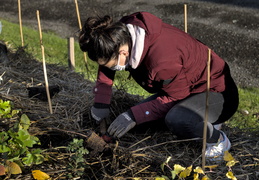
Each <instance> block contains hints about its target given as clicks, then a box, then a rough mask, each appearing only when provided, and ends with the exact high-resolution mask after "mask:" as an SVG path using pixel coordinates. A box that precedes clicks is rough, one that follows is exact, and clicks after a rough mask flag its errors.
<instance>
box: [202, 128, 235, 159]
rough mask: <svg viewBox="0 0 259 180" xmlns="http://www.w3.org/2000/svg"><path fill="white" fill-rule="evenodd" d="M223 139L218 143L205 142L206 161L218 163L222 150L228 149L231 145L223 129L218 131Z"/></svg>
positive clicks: (222, 155)
mask: <svg viewBox="0 0 259 180" xmlns="http://www.w3.org/2000/svg"><path fill="white" fill-rule="evenodd" d="M220 133H221V135H222V137H223V140H222V141H220V142H218V143H207V149H206V152H205V156H206V158H207V160H208V161H213V162H217V163H219V162H220V161H222V160H223V157H224V152H225V151H228V150H229V149H230V147H231V143H230V141H229V139H228V137H227V136H226V134H225V133H224V132H223V131H220Z"/></svg>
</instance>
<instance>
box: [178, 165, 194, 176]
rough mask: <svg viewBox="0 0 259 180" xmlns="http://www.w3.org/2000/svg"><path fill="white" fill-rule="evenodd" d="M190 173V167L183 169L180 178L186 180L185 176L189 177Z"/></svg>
mask: <svg viewBox="0 0 259 180" xmlns="http://www.w3.org/2000/svg"><path fill="white" fill-rule="evenodd" d="M191 172H192V166H189V167H188V168H186V169H184V170H183V171H182V172H181V173H180V175H179V176H180V177H181V178H186V177H187V176H190V174H191Z"/></svg>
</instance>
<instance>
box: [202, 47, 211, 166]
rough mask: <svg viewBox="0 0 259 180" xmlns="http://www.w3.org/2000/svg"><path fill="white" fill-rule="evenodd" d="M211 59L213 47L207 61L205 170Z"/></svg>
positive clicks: (204, 129)
mask: <svg viewBox="0 0 259 180" xmlns="http://www.w3.org/2000/svg"><path fill="white" fill-rule="evenodd" d="M210 61H211V49H208V62H207V89H206V109H205V118H204V127H203V147H202V169H203V170H205V163H206V157H205V151H206V142H207V125H208V111H209V92H210Z"/></svg>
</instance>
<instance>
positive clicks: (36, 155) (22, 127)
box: [0, 100, 44, 174]
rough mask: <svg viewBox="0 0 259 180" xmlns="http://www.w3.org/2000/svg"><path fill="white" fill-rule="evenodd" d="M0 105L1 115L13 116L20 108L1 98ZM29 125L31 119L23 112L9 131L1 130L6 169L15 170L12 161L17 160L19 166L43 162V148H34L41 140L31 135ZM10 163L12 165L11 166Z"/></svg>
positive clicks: (2, 151) (1, 145) (1, 147)
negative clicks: (15, 107)
mask: <svg viewBox="0 0 259 180" xmlns="http://www.w3.org/2000/svg"><path fill="white" fill-rule="evenodd" d="M0 106H1V112H3V114H1V117H5V118H12V117H13V116H14V115H16V114H17V113H18V112H19V111H18V110H12V107H11V104H10V102H9V101H3V100H1V101H0ZM29 126H30V119H29V118H28V117H27V115H25V114H22V115H21V117H20V118H19V119H17V122H16V123H15V124H14V125H13V127H11V128H10V129H9V130H8V131H2V132H0V153H1V156H2V159H3V160H4V164H5V166H6V167H5V170H6V171H7V170H8V169H9V170H8V171H9V173H10V172H12V171H13V170H12V167H13V166H14V164H15V163H13V164H12V162H17V166H24V165H27V166H29V165H32V164H41V163H42V162H43V160H44V157H43V155H41V152H42V151H41V149H34V148H33V146H34V145H39V144H40V141H39V139H38V138H37V137H35V136H32V135H30V133H29V132H28V129H29ZM10 162H11V163H10ZM2 163H3V162H2ZM8 164H11V165H12V166H11V167H9V166H8ZM18 164H19V165H18ZM15 165H16V164H15ZM10 169H11V170H10ZM16 169H17V168H16ZM11 174H13V173H11Z"/></svg>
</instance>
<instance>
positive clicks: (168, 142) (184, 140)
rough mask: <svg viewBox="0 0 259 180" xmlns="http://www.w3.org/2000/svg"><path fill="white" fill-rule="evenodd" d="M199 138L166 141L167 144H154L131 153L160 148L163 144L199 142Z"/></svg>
mask: <svg viewBox="0 0 259 180" xmlns="http://www.w3.org/2000/svg"><path fill="white" fill-rule="evenodd" d="M200 139H201V138H192V139H182V140H175V141H167V142H163V143H160V144H155V145H153V146H146V147H143V148H139V149H136V150H134V151H131V152H132V153H135V152H138V151H142V150H145V149H148V148H153V147H157V146H162V145H164V144H170V143H178V142H186V141H196V140H200Z"/></svg>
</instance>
